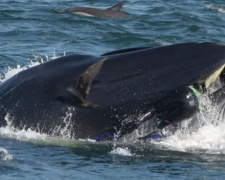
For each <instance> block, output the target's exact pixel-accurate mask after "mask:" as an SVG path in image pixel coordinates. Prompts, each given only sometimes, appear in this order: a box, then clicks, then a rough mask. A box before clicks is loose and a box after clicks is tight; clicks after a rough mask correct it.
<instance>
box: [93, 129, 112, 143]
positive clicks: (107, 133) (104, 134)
mask: <svg viewBox="0 0 225 180" xmlns="http://www.w3.org/2000/svg"><path fill="white" fill-rule="evenodd" d="M115 137H116V130H115V128H114V127H112V128H109V129H106V130H104V131H101V132H99V133H97V134H95V135H94V136H92V137H91V139H94V140H95V141H107V140H108V141H112V140H114V138H115Z"/></svg>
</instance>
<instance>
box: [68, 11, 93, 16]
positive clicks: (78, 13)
mask: <svg viewBox="0 0 225 180" xmlns="http://www.w3.org/2000/svg"><path fill="white" fill-rule="evenodd" d="M72 13H73V14H76V15H80V16H88V17H94V15H92V14H88V13H85V12H72Z"/></svg>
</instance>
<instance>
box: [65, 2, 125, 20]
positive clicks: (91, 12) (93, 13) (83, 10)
mask: <svg viewBox="0 0 225 180" xmlns="http://www.w3.org/2000/svg"><path fill="white" fill-rule="evenodd" d="M125 3H126V1H122V2H120V3H118V4H116V5H114V6H112V7H110V8H107V9H98V8H91V7H72V8H67V9H66V10H65V11H64V12H67V13H72V14H76V15H80V16H88V17H101V18H125V17H127V16H128V14H127V13H125V12H122V11H121V8H122V7H123V5H124V4H125Z"/></svg>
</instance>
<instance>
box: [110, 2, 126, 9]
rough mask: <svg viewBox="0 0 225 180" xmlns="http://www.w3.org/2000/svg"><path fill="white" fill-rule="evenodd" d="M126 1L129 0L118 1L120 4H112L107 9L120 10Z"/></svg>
mask: <svg viewBox="0 0 225 180" xmlns="http://www.w3.org/2000/svg"><path fill="white" fill-rule="evenodd" d="M126 2H127V1H122V2H120V3H118V4H116V5H114V6H112V7H110V8H108V9H106V10H110V11H120V10H121V8H122V7H123V5H124V4H125V3H126Z"/></svg>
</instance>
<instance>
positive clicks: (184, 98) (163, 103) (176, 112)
mask: <svg viewBox="0 0 225 180" xmlns="http://www.w3.org/2000/svg"><path fill="white" fill-rule="evenodd" d="M197 96H199V94H198V92H197V91H196V90H195V89H194V88H193V87H184V88H180V89H178V90H174V91H172V92H171V93H169V94H168V95H167V96H166V97H165V98H164V99H162V100H160V101H159V102H157V103H156V104H155V105H154V107H152V109H151V108H150V111H148V113H146V114H145V115H144V116H142V117H141V118H140V119H138V120H136V121H124V122H122V123H121V125H120V127H116V128H110V129H107V130H105V131H103V132H100V133H98V134H97V135H95V136H93V139H95V140H96V141H103V140H113V139H114V138H115V137H118V138H119V137H121V136H123V135H125V134H128V133H131V132H132V131H134V130H135V129H137V128H138V127H139V126H140V125H141V124H143V123H144V122H146V121H149V120H151V119H152V118H153V117H154V116H156V117H157V118H156V119H157V123H156V127H154V130H153V131H152V132H150V133H149V134H148V135H146V136H144V137H140V138H139V139H147V138H152V137H156V138H159V136H160V135H159V134H162V133H161V130H162V129H163V128H165V127H166V126H168V125H170V124H174V123H177V122H180V121H182V120H184V119H188V118H190V117H192V116H193V115H194V114H195V113H196V112H197V111H198V107H199V102H198V97H197Z"/></svg>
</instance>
